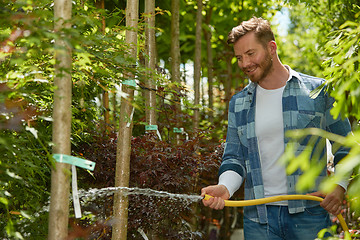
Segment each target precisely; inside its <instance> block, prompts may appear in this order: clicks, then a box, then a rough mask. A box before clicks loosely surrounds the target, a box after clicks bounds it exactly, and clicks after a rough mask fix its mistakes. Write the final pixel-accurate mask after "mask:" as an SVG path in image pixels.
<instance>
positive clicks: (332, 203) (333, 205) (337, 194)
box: [309, 185, 345, 216]
mask: <svg viewBox="0 0 360 240" xmlns="http://www.w3.org/2000/svg"><path fill="white" fill-rule="evenodd" d="M344 194H345V189H344V188H342V187H341V186H339V185H337V186H336V188H335V190H334V191H333V192H331V193H329V194H328V195H326V196H325V195H324V194H322V193H321V192H314V193H310V194H309V195H313V196H317V197H325V198H324V200H323V201H322V202H321V203H320V206H321V207H323V208H324V209H325V210H326V211H328V212H329V213H331V214H333V215H335V216H337V215H339V214H340V212H341V210H342V202H343V200H344Z"/></svg>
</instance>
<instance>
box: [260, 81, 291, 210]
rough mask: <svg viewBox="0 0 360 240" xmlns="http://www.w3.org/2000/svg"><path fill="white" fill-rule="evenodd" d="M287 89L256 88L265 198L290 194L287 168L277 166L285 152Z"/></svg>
mask: <svg viewBox="0 0 360 240" xmlns="http://www.w3.org/2000/svg"><path fill="white" fill-rule="evenodd" d="M284 88H285V86H283V87H281V88H278V89H271V90H268V89H264V88H262V87H261V86H260V85H258V86H257V88H256V111H255V134H256V137H257V140H258V147H259V155H260V162H261V170H262V177H263V184H264V195H265V197H272V196H278V195H286V194H287V180H286V170H285V166H283V165H281V164H279V163H278V159H279V158H280V157H281V155H282V154H283V153H284V149H285V144H284V121H283V111H282V95H283V91H284ZM281 204H284V203H281Z"/></svg>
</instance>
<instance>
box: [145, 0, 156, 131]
mask: <svg viewBox="0 0 360 240" xmlns="http://www.w3.org/2000/svg"><path fill="white" fill-rule="evenodd" d="M145 14H146V15H147V17H146V19H145V21H146V24H147V26H146V29H145V51H146V55H147V56H146V58H145V67H146V68H147V69H149V71H148V77H147V78H146V82H145V87H146V89H145V107H146V109H145V112H146V122H147V123H148V124H149V125H157V120H156V93H155V88H156V84H155V80H154V78H153V77H152V76H153V73H154V72H155V64H156V41H155V0H145Z"/></svg>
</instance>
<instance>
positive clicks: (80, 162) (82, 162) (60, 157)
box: [53, 154, 95, 171]
mask: <svg viewBox="0 0 360 240" xmlns="http://www.w3.org/2000/svg"><path fill="white" fill-rule="evenodd" d="M53 157H54V158H55V160H56V161H57V162H59V163H68V164H71V165H74V166H77V167H81V168H85V169H87V170H90V171H93V170H94V168H95V162H92V161H89V160H86V159H82V158H78V157H73V156H69V155H65V154H53Z"/></svg>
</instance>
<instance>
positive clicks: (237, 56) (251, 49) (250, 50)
mask: <svg viewBox="0 0 360 240" xmlns="http://www.w3.org/2000/svg"><path fill="white" fill-rule="evenodd" d="M253 51H255V49H253V48H250V49H249V50H247V51H246V52H245V54H248V53H249V52H253ZM235 57H236V58H239V57H241V54H238V55H235Z"/></svg>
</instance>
